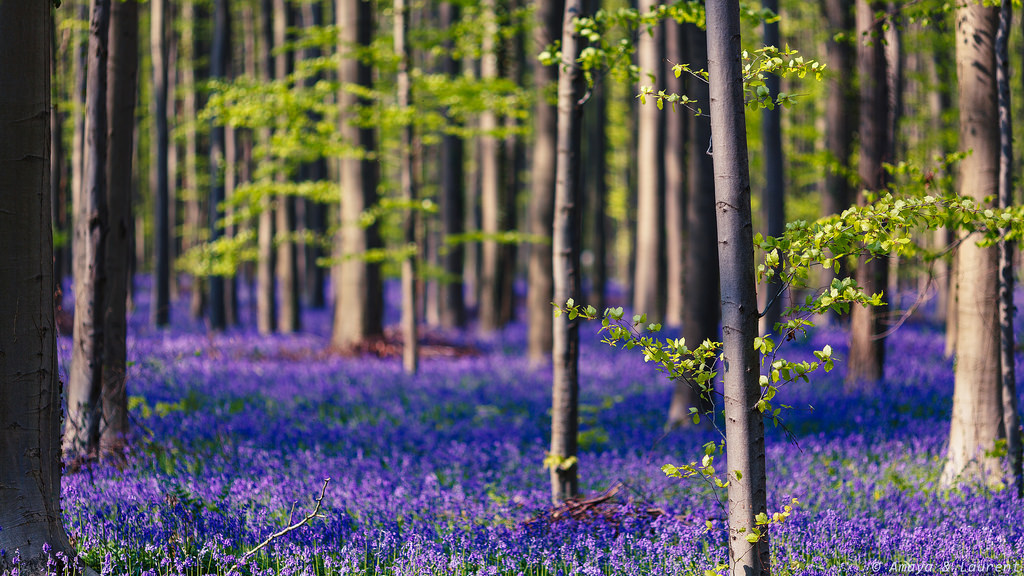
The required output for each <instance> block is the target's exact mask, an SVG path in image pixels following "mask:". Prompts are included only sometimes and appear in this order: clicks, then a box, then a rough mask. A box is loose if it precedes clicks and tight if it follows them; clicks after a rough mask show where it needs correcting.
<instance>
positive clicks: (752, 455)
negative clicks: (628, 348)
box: [707, 0, 770, 576]
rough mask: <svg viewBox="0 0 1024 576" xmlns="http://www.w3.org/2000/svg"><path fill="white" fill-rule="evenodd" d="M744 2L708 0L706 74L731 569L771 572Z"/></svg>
mask: <svg viewBox="0 0 1024 576" xmlns="http://www.w3.org/2000/svg"><path fill="white" fill-rule="evenodd" d="M739 16H740V15H739V2H737V1H736V0H710V1H709V2H708V3H707V24H708V26H707V29H708V35H707V37H708V76H709V81H710V92H711V93H710V96H711V97H710V100H709V102H710V110H711V132H712V134H713V135H714V139H715V140H714V149H713V153H714V164H715V203H716V209H717V214H718V230H719V232H720V234H721V236H720V240H719V243H718V254H719V262H720V264H721V291H722V344H723V348H722V363H721V366H722V368H721V372H722V373H723V380H724V384H725V421H726V424H725V426H726V428H725V434H726V445H727V463H726V467H725V469H726V470H728V475H729V510H728V514H729V564H730V566H729V568H730V573H731V574H733V576H741V575H742V576H754V575H765V576H767V574H769V571H770V559H769V555H768V552H769V547H768V537H767V533H765V534H763V535H762V537H761V538H760V539H758V540H757V541H756V542H753V543H752V542H749V541H748V540H747V536H749V535H751V534H752V533H753V531H754V529H755V528H756V527H757V524H756V521H755V517H756V516H757V515H758V514H764V513H766V512H767V503H766V500H767V480H766V471H765V442H764V422H763V420H762V416H761V412H760V411H759V410H758V409H757V401H758V399H759V398H760V394H761V386H760V384H759V383H758V376H759V375H760V369H759V363H758V358H757V351H756V350H755V349H754V338H755V337H756V336H757V293H756V287H755V283H754V246H753V224H752V222H751V214H750V176H749V169H748V157H747V134H746V125H745V124H744V111H743V75H742V68H741V63H740V50H741V48H740V18H739Z"/></svg>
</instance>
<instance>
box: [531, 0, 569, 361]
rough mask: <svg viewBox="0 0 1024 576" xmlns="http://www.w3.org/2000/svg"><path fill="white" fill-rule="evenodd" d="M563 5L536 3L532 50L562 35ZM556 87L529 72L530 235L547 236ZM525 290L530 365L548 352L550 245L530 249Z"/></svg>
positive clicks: (544, 70) (554, 79)
mask: <svg viewBox="0 0 1024 576" xmlns="http://www.w3.org/2000/svg"><path fill="white" fill-rule="evenodd" d="M563 9H564V2H560V1H556V2H539V3H538V4H537V12H536V18H537V21H536V25H535V26H534V29H533V31H534V49H535V50H538V51H539V50H543V49H544V48H545V47H547V46H549V45H550V44H552V43H554V41H555V40H557V39H558V38H559V37H560V36H561V32H562V10H563ZM557 83H558V68H557V67H556V66H538V67H537V68H536V69H535V70H534V72H533V87H534V94H535V98H536V102H535V104H534V112H533V114H534V116H533V165H532V168H531V169H530V176H531V178H532V180H531V184H530V234H532V235H534V236H538V237H544V238H550V237H551V226H552V218H553V217H554V216H553V211H554V207H555V156H556V143H557V140H558V131H557V118H558V106H557V105H556V104H555V103H554V99H555V95H554V94H552V88H553V87H555V86H556V85H557ZM529 252H530V265H529V282H530V285H529V288H528V290H527V292H526V308H527V315H528V322H529V334H528V338H527V353H528V356H529V358H530V363H531V364H532V365H537V364H539V363H541V362H543V361H544V360H546V359H547V357H548V354H550V353H551V338H552V335H551V326H552V320H553V318H554V315H553V308H552V306H551V301H552V281H553V280H552V277H551V247H550V246H547V245H545V244H534V245H532V246H530V248H529Z"/></svg>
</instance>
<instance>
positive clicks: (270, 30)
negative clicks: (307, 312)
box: [256, 0, 277, 335]
mask: <svg viewBox="0 0 1024 576" xmlns="http://www.w3.org/2000/svg"><path fill="white" fill-rule="evenodd" d="M260 6H261V11H260V12H261V15H260V24H261V29H262V36H263V42H262V44H261V46H260V53H261V58H260V60H261V63H262V68H263V79H264V80H265V81H267V82H270V81H272V80H273V79H274V77H275V74H276V71H275V62H274V57H273V49H274V42H275V37H274V18H273V15H274V0H262V1H261V2H260ZM270 137H271V132H270V129H269V128H264V129H261V130H260V139H261V140H262V142H263V146H264V148H265V149H266V148H269V147H270ZM263 161H264V162H267V163H272V162H273V159H272V158H271V154H270V152H269V151H266V152H265V155H264V158H263ZM259 202H260V205H261V209H260V216H259V221H258V223H257V225H256V226H257V228H256V243H257V250H258V251H259V260H257V262H256V329H257V330H258V331H259V333H260V334H264V335H266V334H272V333H273V332H274V331H276V330H277V297H276V283H275V276H274V272H275V269H276V267H277V262H276V259H277V253H276V251H275V250H274V227H275V226H274V224H275V219H276V218H275V215H274V202H273V199H272V198H270V197H263V198H260V200H259Z"/></svg>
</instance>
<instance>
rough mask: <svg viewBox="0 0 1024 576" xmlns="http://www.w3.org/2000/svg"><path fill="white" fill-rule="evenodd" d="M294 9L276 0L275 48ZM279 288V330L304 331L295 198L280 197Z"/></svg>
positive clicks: (283, 57) (286, 56)
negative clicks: (295, 233) (296, 240)
mask: <svg viewBox="0 0 1024 576" xmlns="http://www.w3.org/2000/svg"><path fill="white" fill-rule="evenodd" d="M290 14H291V8H290V7H289V3H288V2H287V1H286V0H274V45H275V46H279V47H282V48H283V47H284V46H285V45H286V44H287V42H288V27H289V26H291V25H293V23H294V22H293V21H292V20H293V19H292V18H290ZM291 60H292V59H291V51H289V50H284V51H281V52H279V53H278V54H277V57H276V58H275V62H274V65H275V70H276V73H275V76H276V78H277V79H278V80H279V81H284V80H285V79H286V78H287V77H288V75H289V74H291V72H292V62H291ZM281 164H282V166H281V167H280V169H279V170H278V173H277V180H278V182H285V181H287V179H288V175H287V173H286V172H285V168H284V166H283V164H284V163H283V162H281ZM276 216H277V289H278V292H279V293H280V308H279V309H278V322H277V328H278V330H280V331H281V332H282V333H285V334H291V333H293V332H298V331H299V330H301V329H302V318H301V312H302V311H301V308H300V307H299V270H298V253H297V247H296V245H295V241H294V240H293V236H294V232H295V197H294V196H290V195H287V194H281V195H278V197H277V214H276Z"/></svg>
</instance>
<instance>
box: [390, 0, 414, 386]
mask: <svg viewBox="0 0 1024 576" xmlns="http://www.w3.org/2000/svg"><path fill="white" fill-rule="evenodd" d="M394 17H395V21H394V36H395V54H396V55H397V56H398V78H397V79H396V84H397V90H398V108H399V109H400V110H406V109H408V108H409V107H410V106H411V105H412V102H413V100H412V83H411V81H410V78H409V68H410V65H411V61H412V58H411V56H410V51H409V6H408V5H407V4H406V3H405V1H404V0H394ZM399 146H400V147H401V150H400V151H399V169H398V170H399V185H400V186H401V195H402V200H405V201H407V202H410V203H411V202H412V201H413V200H415V199H416V182H415V179H414V177H413V174H414V172H413V149H412V147H413V127H412V124H407V125H405V126H403V127H402V135H401V139H400V143H399ZM404 228H405V231H404V233H405V243H406V245H407V246H416V212H415V211H412V210H410V211H409V212H408V214H406V216H405V223H404ZM418 259H419V255H418V254H417V253H415V252H414V253H412V254H409V255H407V256H406V257H405V258H404V259H403V260H402V336H403V339H404V346H403V348H402V366H403V367H404V368H405V372H406V373H407V374H415V373H416V370H418V369H419V358H420V354H419V344H418V343H417V341H416V339H417V335H416V324H417V314H416V261H417V260H418Z"/></svg>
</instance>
